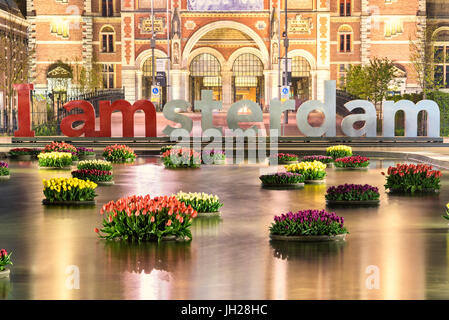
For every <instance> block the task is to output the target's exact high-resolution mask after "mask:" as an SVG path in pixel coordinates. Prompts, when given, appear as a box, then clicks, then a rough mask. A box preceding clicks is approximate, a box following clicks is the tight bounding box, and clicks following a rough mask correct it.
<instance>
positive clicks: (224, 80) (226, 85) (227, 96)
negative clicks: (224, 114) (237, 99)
mask: <svg viewBox="0 0 449 320" xmlns="http://www.w3.org/2000/svg"><path fill="white" fill-rule="evenodd" d="M221 86H222V88H221V89H222V92H223V111H227V110H228V109H229V108H230V107H231V104H232V71H222V72H221Z"/></svg>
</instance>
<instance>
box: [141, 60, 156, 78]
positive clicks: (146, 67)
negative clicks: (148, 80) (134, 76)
mask: <svg viewBox="0 0 449 320" xmlns="http://www.w3.org/2000/svg"><path fill="white" fill-rule="evenodd" d="M156 60H157V57H156V59H155V60H154V66H156ZM142 73H143V76H144V77H152V76H153V57H149V58H148V59H147V60H145V62H144V63H143V66H142Z"/></svg>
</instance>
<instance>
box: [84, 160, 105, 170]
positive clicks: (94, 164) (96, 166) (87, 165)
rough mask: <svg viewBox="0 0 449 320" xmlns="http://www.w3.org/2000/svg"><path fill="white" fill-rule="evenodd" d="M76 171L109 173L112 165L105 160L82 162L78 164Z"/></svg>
mask: <svg viewBox="0 0 449 320" xmlns="http://www.w3.org/2000/svg"><path fill="white" fill-rule="evenodd" d="M78 169H80V170H81V169H86V170H89V169H93V170H103V171H111V170H112V164H111V163H110V162H109V161H105V160H83V161H80V162H79V163H78Z"/></svg>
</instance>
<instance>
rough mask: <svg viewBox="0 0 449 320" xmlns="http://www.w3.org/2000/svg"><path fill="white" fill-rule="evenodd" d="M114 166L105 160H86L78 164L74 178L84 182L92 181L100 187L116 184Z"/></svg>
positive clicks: (73, 173) (73, 174)
mask: <svg viewBox="0 0 449 320" xmlns="http://www.w3.org/2000/svg"><path fill="white" fill-rule="evenodd" d="M111 170H112V164H111V163H110V162H109V161H105V160H84V161H80V162H79V163H78V170H76V171H73V172H72V176H73V177H75V178H79V179H82V180H90V181H93V182H95V183H97V184H99V185H112V184H114V181H113V175H112V171H111Z"/></svg>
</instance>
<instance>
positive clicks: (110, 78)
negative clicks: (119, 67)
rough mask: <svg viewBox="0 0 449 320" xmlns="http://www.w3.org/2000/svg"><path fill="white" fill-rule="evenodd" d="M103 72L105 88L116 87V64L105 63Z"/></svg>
mask: <svg viewBox="0 0 449 320" xmlns="http://www.w3.org/2000/svg"><path fill="white" fill-rule="evenodd" d="M102 71H103V72H102V74H103V88H105V89H112V88H114V78H115V73H114V65H113V64H104V65H103V69H102Z"/></svg>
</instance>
